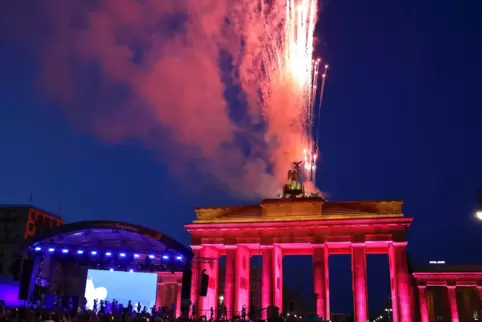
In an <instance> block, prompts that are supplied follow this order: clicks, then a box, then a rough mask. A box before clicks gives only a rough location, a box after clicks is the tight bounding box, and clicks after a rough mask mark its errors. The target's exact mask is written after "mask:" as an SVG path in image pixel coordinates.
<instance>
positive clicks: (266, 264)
mask: <svg viewBox="0 0 482 322" xmlns="http://www.w3.org/2000/svg"><path fill="white" fill-rule="evenodd" d="M262 256H263V263H262V265H261V270H262V271H261V276H262V285H261V309H262V311H261V319H263V320H267V319H268V310H267V308H268V307H269V306H271V305H273V297H272V296H271V295H272V293H271V290H272V287H273V286H272V285H273V276H272V267H273V247H272V246H270V247H266V248H263V250H262Z"/></svg>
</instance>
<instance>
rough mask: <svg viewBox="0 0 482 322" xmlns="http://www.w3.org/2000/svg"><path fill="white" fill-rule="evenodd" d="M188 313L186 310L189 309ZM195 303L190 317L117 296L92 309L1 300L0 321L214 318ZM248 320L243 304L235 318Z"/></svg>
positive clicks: (121, 321) (141, 321)
mask: <svg viewBox="0 0 482 322" xmlns="http://www.w3.org/2000/svg"><path fill="white" fill-rule="evenodd" d="M186 313H187V312H186ZM198 313H199V312H196V307H195V306H192V308H190V312H189V314H185V315H186V316H189V318H183V317H176V316H175V311H174V308H173V307H163V308H155V307H152V308H151V309H150V310H148V308H147V307H145V306H144V307H142V306H141V304H140V303H136V304H132V302H131V301H129V302H128V304H127V305H126V306H125V307H124V306H122V305H120V304H119V303H118V302H117V301H116V300H112V302H111V303H108V302H104V301H99V302H97V301H95V302H94V305H93V307H92V309H89V308H87V307H86V306H85V305H84V306H78V307H77V308H74V307H73V306H72V303H70V302H68V303H67V305H66V304H65V303H64V305H63V306H58V307H51V308H46V307H43V306H42V305H38V304H33V305H30V306H29V307H22V308H8V307H6V306H5V305H1V304H0V321H16V322H43V321H47V322H71V321H72V322H131V321H132V322H134V321H139V322H153V321H159V322H160V321H165V322H169V321H175V320H177V321H186V322H187V321H195V320H196V321H199V320H203V321H213V320H214V319H215V317H214V310H213V309H212V308H211V310H209V311H208V312H206V314H204V315H202V317H200V318H199V317H198ZM222 313H223V315H222V316H220V317H219V318H218V319H217V320H226V316H227V310H226V308H223V311H222ZM242 320H248V314H247V312H246V309H245V308H244V309H243V310H242V312H241V314H240V315H239V316H236V317H234V318H233V319H232V321H242Z"/></svg>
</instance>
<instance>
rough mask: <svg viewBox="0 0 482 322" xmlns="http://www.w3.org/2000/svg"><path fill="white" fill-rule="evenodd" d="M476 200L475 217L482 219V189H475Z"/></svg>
mask: <svg viewBox="0 0 482 322" xmlns="http://www.w3.org/2000/svg"><path fill="white" fill-rule="evenodd" d="M477 201H478V203H479V208H478V209H477V211H476V212H475V218H477V219H478V220H482V189H477Z"/></svg>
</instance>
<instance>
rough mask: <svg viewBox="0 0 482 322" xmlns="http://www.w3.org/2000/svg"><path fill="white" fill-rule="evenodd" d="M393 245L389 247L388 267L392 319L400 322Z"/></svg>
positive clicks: (394, 321)
mask: <svg viewBox="0 0 482 322" xmlns="http://www.w3.org/2000/svg"><path fill="white" fill-rule="evenodd" d="M396 266H397V264H396V262H395V254H394V248H393V245H391V244H390V245H389V247H388V267H389V270H390V293H391V296H392V319H393V322H399V317H400V315H399V312H398V311H399V303H398V282H397V271H396Z"/></svg>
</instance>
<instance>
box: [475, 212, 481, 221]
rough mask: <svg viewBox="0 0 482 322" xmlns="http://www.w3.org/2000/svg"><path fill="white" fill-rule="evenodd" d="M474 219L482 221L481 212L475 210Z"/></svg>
mask: <svg viewBox="0 0 482 322" xmlns="http://www.w3.org/2000/svg"><path fill="white" fill-rule="evenodd" d="M475 218H477V219H478V220H482V210H477V211H476V212H475Z"/></svg>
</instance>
